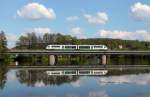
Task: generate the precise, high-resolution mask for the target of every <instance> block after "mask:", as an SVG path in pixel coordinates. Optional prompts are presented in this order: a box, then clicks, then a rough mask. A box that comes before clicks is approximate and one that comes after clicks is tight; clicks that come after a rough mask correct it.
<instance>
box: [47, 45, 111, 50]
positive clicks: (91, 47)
mask: <svg viewBox="0 0 150 97" xmlns="http://www.w3.org/2000/svg"><path fill="white" fill-rule="evenodd" d="M46 49H47V50H108V48H107V46H105V45H48V46H47V47H46Z"/></svg>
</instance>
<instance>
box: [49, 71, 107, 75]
mask: <svg viewBox="0 0 150 97" xmlns="http://www.w3.org/2000/svg"><path fill="white" fill-rule="evenodd" d="M107 73H108V70H54V71H46V74H47V75H106V74H107Z"/></svg>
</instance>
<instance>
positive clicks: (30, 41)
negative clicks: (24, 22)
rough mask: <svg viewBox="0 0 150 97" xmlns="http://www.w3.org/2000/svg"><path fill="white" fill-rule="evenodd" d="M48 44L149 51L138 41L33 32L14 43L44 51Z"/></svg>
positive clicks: (147, 43) (149, 46)
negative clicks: (100, 46)
mask: <svg viewBox="0 0 150 97" xmlns="http://www.w3.org/2000/svg"><path fill="white" fill-rule="evenodd" d="M49 44H76V45H81V44H85V45H86V44H87V45H88V44H89V45H92V44H94V45H99V44H103V45H106V46H108V48H109V49H111V50H149V49H150V42H147V41H139V40H121V39H110V38H87V39H78V38H76V37H72V36H70V35H62V34H60V33H56V34H51V33H50V34H49V33H46V34H44V35H43V36H38V35H36V34H35V33H34V32H33V33H27V34H26V35H25V36H20V38H19V40H18V41H17V43H16V47H15V48H17V49H45V47H46V46H47V45H49Z"/></svg>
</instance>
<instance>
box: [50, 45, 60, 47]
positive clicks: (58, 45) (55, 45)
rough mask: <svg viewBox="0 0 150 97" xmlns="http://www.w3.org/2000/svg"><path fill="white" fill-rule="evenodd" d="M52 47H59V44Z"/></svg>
mask: <svg viewBox="0 0 150 97" xmlns="http://www.w3.org/2000/svg"><path fill="white" fill-rule="evenodd" d="M52 47H60V46H59V45H52Z"/></svg>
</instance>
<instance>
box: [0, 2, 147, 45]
mask: <svg viewBox="0 0 150 97" xmlns="http://www.w3.org/2000/svg"><path fill="white" fill-rule="evenodd" d="M0 30H2V31H4V32H5V34H6V36H7V39H8V47H13V46H15V42H16V41H17V40H18V38H19V36H21V35H25V34H26V33H31V32H35V33H36V34H37V35H40V36H41V35H43V34H45V33H61V34H65V35H72V36H76V37H78V38H114V39H128V40H142V41H143V40H144V41H150V0H0Z"/></svg>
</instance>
